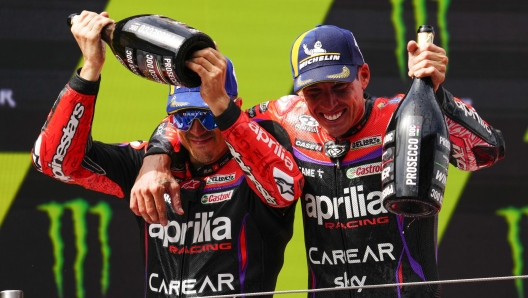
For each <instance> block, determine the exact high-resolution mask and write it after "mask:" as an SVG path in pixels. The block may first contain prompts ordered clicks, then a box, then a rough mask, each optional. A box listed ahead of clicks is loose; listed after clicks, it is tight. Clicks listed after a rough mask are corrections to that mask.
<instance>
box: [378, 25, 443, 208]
mask: <svg viewBox="0 0 528 298" xmlns="http://www.w3.org/2000/svg"><path fill="white" fill-rule="evenodd" d="M433 38H434V29H433V27H432V26H428V25H422V26H420V28H419V29H418V38H417V42H418V44H422V43H425V42H430V43H432V42H433ZM450 149H451V144H450V141H449V131H448V129H447V125H446V122H445V118H444V115H443V113H442V110H441V109H440V106H439V104H438V102H437V99H436V95H435V92H434V89H433V84H432V81H431V78H430V77H425V78H414V79H413V81H412V83H411V86H410V88H409V90H408V91H407V93H406V94H405V97H404V98H403V99H402V100H401V101H400V103H399V105H398V107H397V108H396V110H395V111H394V114H393V115H392V119H391V121H390V122H389V125H388V126H387V130H386V134H385V137H384V140H383V155H382V164H383V170H382V174H381V182H382V183H381V184H382V200H383V204H384V206H385V208H386V209H387V210H388V211H390V212H392V213H395V214H398V215H403V216H407V217H426V216H433V215H436V214H437V213H438V212H439V211H440V209H441V207H442V201H443V196H444V190H445V184H446V180H447V170H448V166H449V152H450Z"/></svg>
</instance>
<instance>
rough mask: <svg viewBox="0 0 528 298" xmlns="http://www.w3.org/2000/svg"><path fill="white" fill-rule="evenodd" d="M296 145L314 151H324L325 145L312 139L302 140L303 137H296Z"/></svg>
mask: <svg viewBox="0 0 528 298" xmlns="http://www.w3.org/2000/svg"><path fill="white" fill-rule="evenodd" d="M295 146H297V147H300V148H304V149H306V150H312V151H317V152H322V151H323V145H322V144H319V143H315V142H310V141H306V140H301V139H297V138H296V139H295Z"/></svg>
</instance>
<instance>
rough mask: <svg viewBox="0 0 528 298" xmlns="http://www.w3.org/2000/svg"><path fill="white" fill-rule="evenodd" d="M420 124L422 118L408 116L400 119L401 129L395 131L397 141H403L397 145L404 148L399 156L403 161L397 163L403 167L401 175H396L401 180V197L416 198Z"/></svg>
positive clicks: (418, 174) (418, 173) (418, 172)
mask: <svg viewBox="0 0 528 298" xmlns="http://www.w3.org/2000/svg"><path fill="white" fill-rule="evenodd" d="M422 123H423V118H422V116H408V117H405V118H403V119H401V123H400V124H401V126H400V128H401V129H400V130H399V131H397V139H399V140H402V141H403V142H402V143H399V144H401V145H403V146H404V148H402V149H404V152H405V154H403V156H401V155H400V156H401V157H403V158H404V160H398V161H397V166H400V167H401V166H403V175H401V176H399V175H398V178H399V179H403V183H401V184H400V185H402V186H403V187H402V189H401V190H402V195H403V196H409V197H415V196H418V185H419V184H418V183H419V181H418V180H419V179H418V178H419V176H420V171H419V170H420V148H421V141H422V139H421V132H422V131H421V130H422ZM397 155H398V154H397ZM400 173H401V172H400Z"/></svg>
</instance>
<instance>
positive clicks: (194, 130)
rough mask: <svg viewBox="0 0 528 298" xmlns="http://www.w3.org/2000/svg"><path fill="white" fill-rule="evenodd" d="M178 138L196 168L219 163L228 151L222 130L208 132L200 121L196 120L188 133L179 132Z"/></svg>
mask: <svg viewBox="0 0 528 298" xmlns="http://www.w3.org/2000/svg"><path fill="white" fill-rule="evenodd" d="M178 137H179V138H180V141H181V143H182V145H183V147H185V148H186V149H187V150H188V151H189V154H190V160H191V163H192V164H193V165H194V166H195V167H196V168H199V167H201V166H203V165H206V164H210V163H213V162H215V161H217V160H218V159H219V158H220V157H222V156H223V155H224V154H225V153H226V152H227V150H228V148H227V145H226V143H225V141H224V137H223V136H222V133H221V132H220V129H218V128H216V129H213V130H206V129H205V128H204V127H203V125H202V124H201V123H200V121H196V120H194V121H193V123H192V125H191V128H190V129H189V130H188V131H182V130H178Z"/></svg>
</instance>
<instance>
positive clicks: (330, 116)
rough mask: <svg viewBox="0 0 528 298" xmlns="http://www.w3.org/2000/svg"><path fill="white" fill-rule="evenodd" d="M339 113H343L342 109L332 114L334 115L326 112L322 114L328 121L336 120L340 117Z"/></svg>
mask: <svg viewBox="0 0 528 298" xmlns="http://www.w3.org/2000/svg"><path fill="white" fill-rule="evenodd" d="M341 115H343V111H341V112H339V113H337V114H334V115H326V114H323V116H324V117H325V119H326V120H330V121H333V120H336V119H337V118H339V117H341Z"/></svg>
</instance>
